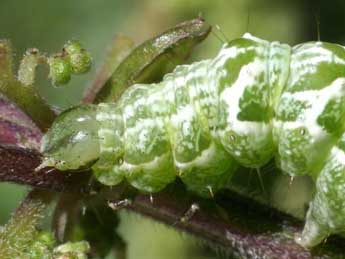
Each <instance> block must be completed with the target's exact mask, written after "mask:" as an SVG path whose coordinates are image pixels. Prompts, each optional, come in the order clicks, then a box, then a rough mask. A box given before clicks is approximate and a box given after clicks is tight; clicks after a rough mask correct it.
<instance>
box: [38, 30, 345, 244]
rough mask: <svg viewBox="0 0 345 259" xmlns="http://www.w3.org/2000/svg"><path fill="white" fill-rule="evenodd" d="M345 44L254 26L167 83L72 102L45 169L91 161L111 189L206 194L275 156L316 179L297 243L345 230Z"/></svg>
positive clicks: (285, 167) (48, 146) (48, 145)
mask: <svg viewBox="0 0 345 259" xmlns="http://www.w3.org/2000/svg"><path fill="white" fill-rule="evenodd" d="M344 132H345V48H344V47H343V46H340V45H336V44H331V43H325V42H309V43H304V44H300V45H298V46H295V47H293V48H291V47H290V46H288V45H286V44H280V43H279V42H271V43H270V42H268V41H265V40H261V39H259V38H256V37H253V36H251V35H249V34H245V35H244V36H243V37H242V38H239V39H235V40H233V41H231V42H229V43H228V44H225V46H224V47H223V48H222V49H221V51H220V52H219V54H218V55H217V56H216V57H215V58H214V59H209V60H204V61H201V62H197V63H193V64H191V65H183V66H178V67H177V68H176V69H175V71H174V72H173V73H171V74H167V75H166V76H165V77H164V79H163V81H162V82H161V83H158V84H149V85H143V84H139V85H134V86H132V87H131V88H129V89H128V90H127V91H126V92H125V93H124V94H123V95H122V96H121V98H120V100H119V101H118V102H117V103H101V104H98V105H82V106H79V107H76V108H72V109H70V110H68V111H66V112H64V113H63V114H61V115H60V116H59V117H58V119H57V120H56V121H55V123H54V124H53V126H52V128H51V129H50V130H49V132H48V133H47V134H46V135H45V137H44V139H43V143H42V152H43V153H44V154H45V161H44V162H43V164H42V166H54V167H56V168H58V169H60V170H71V169H78V168H81V167H89V166H91V168H92V170H93V171H94V175H95V177H96V178H97V179H98V180H99V181H100V182H101V183H103V184H105V185H110V186H112V185H116V184H119V183H120V182H121V181H123V180H126V181H128V182H129V183H130V184H131V185H133V186H134V187H136V188H137V189H139V190H140V191H143V192H148V193H154V192H158V191H160V190H162V189H163V188H164V187H165V186H166V185H167V184H169V183H171V182H172V181H174V179H175V177H176V176H178V177H180V178H181V180H182V181H183V182H184V183H185V184H186V186H187V188H188V189H190V190H191V191H193V192H196V193H197V194H199V195H201V196H204V197H205V196H206V197H209V196H210V193H212V192H216V191H217V190H219V189H221V188H223V187H224V186H225V185H226V184H227V182H228V181H229V180H230V178H231V176H232V175H233V173H234V172H235V171H236V169H237V167H238V165H242V166H245V167H249V168H259V167H261V166H263V165H265V164H266V163H267V162H268V161H269V160H271V159H272V158H273V157H274V158H275V160H276V163H277V165H278V166H279V168H281V169H282V171H283V172H285V173H287V174H289V175H291V176H298V175H306V174H308V175H311V176H312V177H313V179H314V180H315V181H316V194H315V197H314V200H313V201H312V202H311V206H310V209H309V211H308V215H307V220H306V225H305V228H304V230H303V233H302V235H301V237H300V238H298V239H297V241H298V242H299V243H300V244H301V245H303V246H306V247H312V246H315V245H316V244H318V243H320V242H321V241H322V240H323V239H324V238H326V237H327V236H328V235H329V234H331V233H339V232H342V231H345V199H344V197H345V135H344Z"/></svg>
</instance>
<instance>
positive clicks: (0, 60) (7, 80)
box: [0, 40, 55, 131]
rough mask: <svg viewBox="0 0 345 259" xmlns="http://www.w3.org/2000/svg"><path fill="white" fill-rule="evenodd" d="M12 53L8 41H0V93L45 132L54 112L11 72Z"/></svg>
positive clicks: (33, 88)
mask: <svg viewBox="0 0 345 259" xmlns="http://www.w3.org/2000/svg"><path fill="white" fill-rule="evenodd" d="M12 66H13V64H12V51H11V46H10V43H9V41H7V40H0V92H1V93H3V94H4V95H6V96H7V97H8V98H9V99H11V100H12V101H13V102H15V103H16V104H17V105H18V107H19V108H21V109H22V110H23V111H24V112H25V113H26V114H27V115H29V116H30V118H31V119H32V120H33V121H34V122H35V123H36V124H37V125H38V127H39V128H40V129H41V130H43V131H45V130H46V129H48V128H49V126H50V125H51V123H52V122H53V120H54V118H55V113H54V111H53V110H52V109H51V108H50V107H49V105H48V104H47V103H46V102H45V101H44V100H43V99H42V98H41V97H40V96H39V95H38V94H37V93H36V90H35V87H33V86H30V87H26V86H24V85H22V84H21V83H20V82H19V81H18V80H17V79H16V78H15V77H14V76H13V71H12Z"/></svg>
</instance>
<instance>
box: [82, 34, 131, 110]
mask: <svg viewBox="0 0 345 259" xmlns="http://www.w3.org/2000/svg"><path fill="white" fill-rule="evenodd" d="M133 46H134V42H133V41H132V40H131V39H130V38H128V37H126V36H124V35H116V36H115V37H114V39H113V41H112V43H111V44H110V46H109V50H108V51H107V54H106V59H105V61H104V64H103V65H102V67H101V68H100V69H99V70H98V72H97V74H96V76H95V79H94V81H93V82H92V83H91V85H90V87H88V89H87V90H86V92H85V94H84V98H83V103H92V102H93V100H94V99H95V97H96V94H97V93H98V92H99V90H100V89H101V88H102V87H103V86H104V84H105V83H106V82H107V81H108V80H109V78H110V77H111V75H112V74H113V73H114V71H115V69H116V68H117V67H118V66H119V64H120V63H121V61H122V60H123V59H124V58H125V57H126V56H128V54H129V53H130V51H131V50H132V49H133Z"/></svg>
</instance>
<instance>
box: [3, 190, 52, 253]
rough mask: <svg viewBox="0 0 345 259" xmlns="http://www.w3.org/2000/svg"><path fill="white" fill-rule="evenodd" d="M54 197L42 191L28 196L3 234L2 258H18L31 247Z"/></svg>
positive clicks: (35, 191)
mask: <svg viewBox="0 0 345 259" xmlns="http://www.w3.org/2000/svg"><path fill="white" fill-rule="evenodd" d="M53 197H54V194H53V193H50V192H47V191H42V190H33V191H31V192H30V193H29V194H28V195H27V197H26V198H25V199H24V201H23V202H22V204H21V205H20V206H19V207H18V209H17V210H16V212H15V213H14V215H13V216H12V218H11V219H10V221H9V222H8V223H7V224H6V225H5V227H4V228H3V230H2V232H1V235H0V258H3V259H6V258H16V256H19V255H20V253H21V252H22V251H23V250H24V249H25V248H27V247H29V246H30V244H31V242H32V240H33V238H34V236H35V234H36V233H37V229H36V227H37V225H38V224H39V222H40V220H41V219H42V218H43V217H44V215H45V210H46V208H47V206H48V205H49V203H50V201H51V200H52V199H53Z"/></svg>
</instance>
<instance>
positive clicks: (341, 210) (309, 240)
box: [296, 135, 345, 247]
mask: <svg viewBox="0 0 345 259" xmlns="http://www.w3.org/2000/svg"><path fill="white" fill-rule="evenodd" d="M344 197H345V135H343V138H342V140H341V141H340V143H339V144H338V145H337V146H335V147H333V148H332V150H331V154H330V155H329V157H328V159H327V162H326V164H325V166H324V168H323V169H322V171H321V173H320V175H319V177H318V179H317V182H316V193H315V197H314V199H313V201H312V202H311V203H310V208H309V211H308V213H307V218H306V224H305V227H304V229H303V232H302V234H301V236H299V237H297V238H296V241H297V242H298V243H299V244H300V245H302V246H304V247H313V246H315V245H317V244H319V243H320V242H322V240H324V239H325V238H327V237H328V236H329V235H330V234H334V233H340V232H342V231H345V221H344V218H345V199H344Z"/></svg>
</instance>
